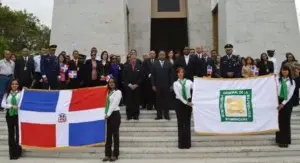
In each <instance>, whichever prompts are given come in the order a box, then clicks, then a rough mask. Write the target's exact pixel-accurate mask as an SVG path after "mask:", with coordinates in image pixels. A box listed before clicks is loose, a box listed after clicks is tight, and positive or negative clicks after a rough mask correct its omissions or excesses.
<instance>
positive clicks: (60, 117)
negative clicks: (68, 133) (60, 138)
mask: <svg viewBox="0 0 300 163" xmlns="http://www.w3.org/2000/svg"><path fill="white" fill-rule="evenodd" d="M64 122H67V116H66V114H64V113H60V114H59V115H58V123H64Z"/></svg>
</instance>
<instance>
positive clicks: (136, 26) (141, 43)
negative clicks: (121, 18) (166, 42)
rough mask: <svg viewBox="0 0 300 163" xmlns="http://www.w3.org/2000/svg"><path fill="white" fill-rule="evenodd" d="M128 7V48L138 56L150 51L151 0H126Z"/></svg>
mask: <svg viewBox="0 0 300 163" xmlns="http://www.w3.org/2000/svg"><path fill="white" fill-rule="evenodd" d="M127 2H128V8H129V40H130V41H129V49H136V50H137V52H138V55H139V57H142V55H143V54H145V53H147V54H148V52H149V51H150V43H151V39H150V37H151V0H127Z"/></svg>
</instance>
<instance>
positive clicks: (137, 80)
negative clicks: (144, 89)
mask: <svg viewBox="0 0 300 163" xmlns="http://www.w3.org/2000/svg"><path fill="white" fill-rule="evenodd" d="M143 77H144V72H143V66H142V64H139V63H138V62H136V64H135V67H134V70H132V66H131V64H130V63H125V64H124V69H123V74H122V79H123V83H124V87H125V88H128V85H129V84H137V85H138V86H141V84H142V82H143Z"/></svg>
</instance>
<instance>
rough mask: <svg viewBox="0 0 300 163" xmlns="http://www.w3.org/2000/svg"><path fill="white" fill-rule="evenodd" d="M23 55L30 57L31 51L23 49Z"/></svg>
mask: <svg viewBox="0 0 300 163" xmlns="http://www.w3.org/2000/svg"><path fill="white" fill-rule="evenodd" d="M22 54H23V56H28V55H29V50H28V49H27V48H23V49H22Z"/></svg>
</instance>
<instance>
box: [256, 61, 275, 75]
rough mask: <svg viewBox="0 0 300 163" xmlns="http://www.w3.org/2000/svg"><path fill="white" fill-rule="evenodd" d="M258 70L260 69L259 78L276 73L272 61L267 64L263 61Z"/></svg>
mask: <svg viewBox="0 0 300 163" xmlns="http://www.w3.org/2000/svg"><path fill="white" fill-rule="evenodd" d="M257 68H259V76H261V75H267V74H270V73H274V64H273V62H271V61H267V64H265V63H264V61H261V62H259V63H258V65H257Z"/></svg>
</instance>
